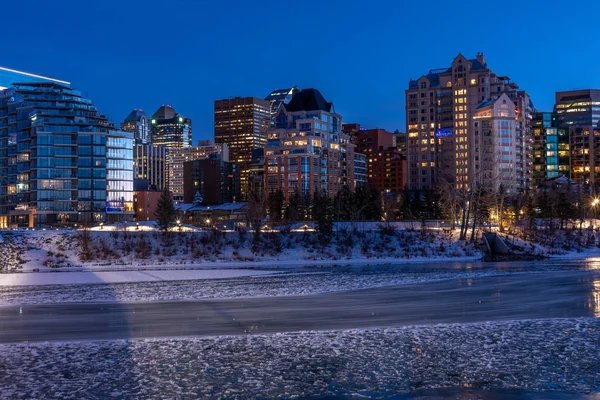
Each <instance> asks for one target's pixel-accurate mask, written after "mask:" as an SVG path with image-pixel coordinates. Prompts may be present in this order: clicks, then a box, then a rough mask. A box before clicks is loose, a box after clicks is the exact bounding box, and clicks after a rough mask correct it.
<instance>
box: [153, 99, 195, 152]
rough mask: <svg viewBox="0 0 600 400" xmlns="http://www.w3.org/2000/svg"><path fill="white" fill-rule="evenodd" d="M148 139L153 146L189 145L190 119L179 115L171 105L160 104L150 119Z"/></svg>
mask: <svg viewBox="0 0 600 400" xmlns="http://www.w3.org/2000/svg"><path fill="white" fill-rule="evenodd" d="M150 140H151V142H152V144H153V145H155V146H165V147H190V146H191V145H192V120H191V119H189V118H185V117H183V116H182V115H180V114H179V113H178V112H177V111H175V109H174V108H173V107H171V106H165V105H163V106H161V107H159V109H158V110H156V112H155V113H154V114H152V119H151V120H150Z"/></svg>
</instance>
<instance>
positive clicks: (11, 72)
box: [0, 67, 71, 90]
mask: <svg viewBox="0 0 600 400" xmlns="http://www.w3.org/2000/svg"><path fill="white" fill-rule="evenodd" d="M33 82H54V83H60V84H61V85H65V86H70V85H71V84H70V83H69V82H66V81H61V80H58V79H54V78H48V77H47V76H42V75H36V74H30V73H29V72H23V71H17V70H15V69H10V68H4V67H0V90H3V89H8V88H9V87H11V86H12V85H13V84H14V83H33Z"/></svg>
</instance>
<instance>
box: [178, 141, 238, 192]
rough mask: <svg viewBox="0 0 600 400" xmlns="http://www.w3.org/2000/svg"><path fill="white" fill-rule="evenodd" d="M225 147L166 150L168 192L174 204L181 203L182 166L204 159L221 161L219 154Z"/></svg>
mask: <svg viewBox="0 0 600 400" xmlns="http://www.w3.org/2000/svg"><path fill="white" fill-rule="evenodd" d="M223 149H225V152H226V151H227V150H226V149H227V145H221V146H219V145H216V146H215V145H210V146H202V147H200V146H199V147H186V148H177V147H174V148H169V149H167V178H168V182H169V190H170V191H171V194H172V196H173V200H174V201H175V202H176V203H181V202H183V187H184V182H183V180H184V176H183V164H184V163H185V162H187V161H194V160H201V159H206V158H213V159H219V160H220V159H221V154H222V152H223Z"/></svg>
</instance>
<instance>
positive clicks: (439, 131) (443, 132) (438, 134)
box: [435, 129, 452, 138]
mask: <svg viewBox="0 0 600 400" xmlns="http://www.w3.org/2000/svg"><path fill="white" fill-rule="evenodd" d="M446 136H452V131H451V130H450V129H436V131H435V137H436V138H439V137H446Z"/></svg>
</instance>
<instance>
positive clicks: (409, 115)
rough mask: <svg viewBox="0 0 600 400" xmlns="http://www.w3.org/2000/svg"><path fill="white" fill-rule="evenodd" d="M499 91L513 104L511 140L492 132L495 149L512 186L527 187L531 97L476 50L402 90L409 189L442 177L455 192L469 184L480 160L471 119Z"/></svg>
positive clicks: (477, 136) (425, 186)
mask: <svg viewBox="0 0 600 400" xmlns="http://www.w3.org/2000/svg"><path fill="white" fill-rule="evenodd" d="M503 94H505V95H506V97H507V98H508V99H510V101H511V102H512V103H513V105H514V109H515V110H514V125H513V126H512V129H514V138H513V140H511V141H510V144H509V143H508V142H506V140H507V138H506V137H504V138H502V137H500V136H495V138H496V141H495V145H496V150H494V151H497V152H498V153H497V154H496V156H498V157H500V159H502V157H504V158H506V159H507V160H506V161H508V162H509V163H510V164H511V165H510V170H511V171H513V172H514V185H513V184H511V188H513V190H514V191H516V192H518V191H521V190H525V189H526V188H527V187H528V186H529V170H530V165H531V160H532V158H531V134H530V127H531V119H532V112H533V106H532V104H531V101H530V99H529V95H528V94H527V93H526V92H524V91H522V90H519V87H518V86H517V84H515V83H514V82H511V80H510V78H508V77H507V76H502V75H498V74H496V73H494V72H492V70H491V69H490V68H489V67H488V65H487V63H486V62H485V59H484V56H483V54H482V53H478V54H477V57H476V58H474V59H467V58H465V57H464V56H463V55H462V54H459V55H458V56H456V58H454V60H453V61H452V64H451V66H450V67H449V68H441V69H434V70H431V71H429V73H428V74H427V75H423V76H422V77H421V78H419V79H417V80H410V82H409V87H408V90H406V131H407V135H408V144H407V158H408V186H409V189H412V190H426V189H433V188H435V186H436V183H438V182H439V181H440V180H444V181H447V182H452V183H454V184H455V185H456V188H457V189H459V190H462V189H468V188H469V187H471V186H472V185H473V183H474V182H475V179H476V176H479V175H481V171H480V170H478V168H482V167H483V164H484V163H481V162H480V161H481V160H480V151H481V146H482V137H481V136H480V135H481V133H478V131H477V130H476V129H475V125H474V121H475V120H476V119H475V117H476V116H478V117H481V113H479V112H478V108H481V107H482V106H484V105H487V106H491V105H493V104H494V103H495V101H496V100H498V99H499V98H500V97H501V96H502V95H503ZM492 109H493V107H492ZM497 117H498V118H500V116H499V115H498V116H497ZM502 118H503V117H502ZM499 129H502V127H500V128H499ZM494 132H495V131H494ZM509 147H510V148H509ZM500 148H502V149H501V150H500ZM508 159H510V160H508ZM485 165H489V164H488V163H485ZM494 165H498V164H494ZM500 173H501V172H500V171H495V172H494V174H496V175H498V174H500ZM511 191H512V190H511Z"/></svg>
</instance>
